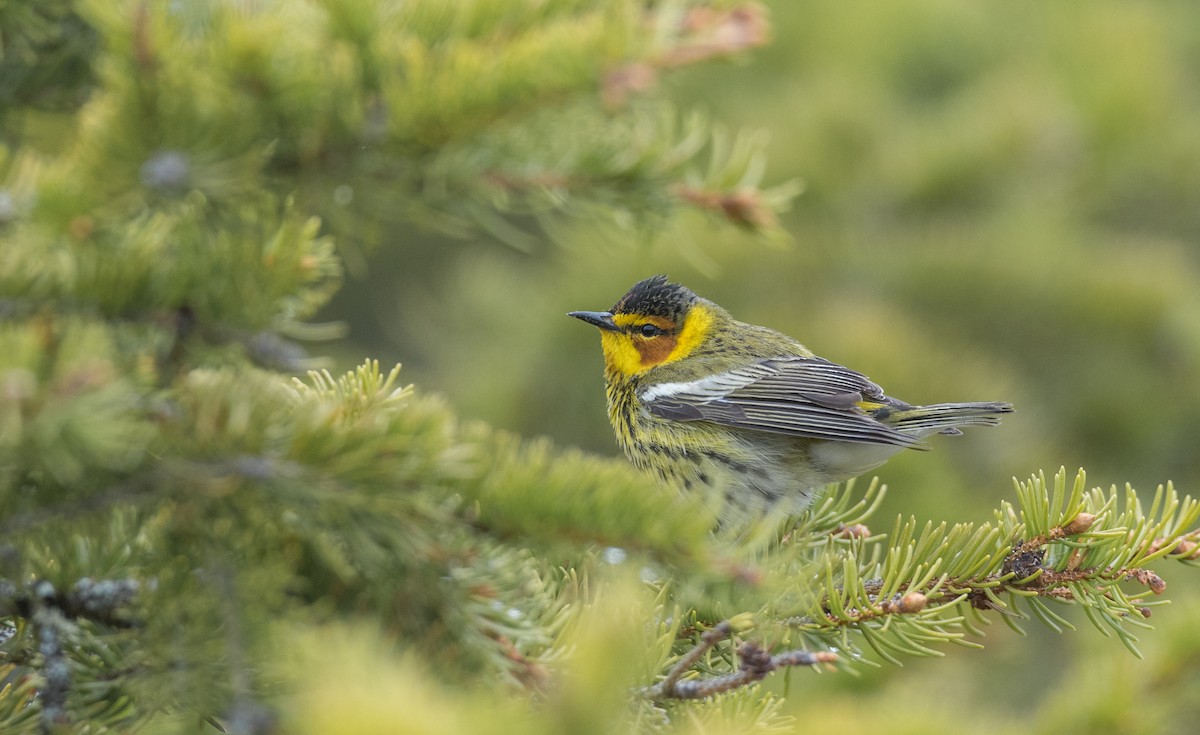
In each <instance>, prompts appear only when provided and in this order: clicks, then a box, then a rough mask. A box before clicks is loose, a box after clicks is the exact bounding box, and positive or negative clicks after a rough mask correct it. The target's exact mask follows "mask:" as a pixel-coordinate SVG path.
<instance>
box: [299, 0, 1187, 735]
mask: <svg viewBox="0 0 1200 735" xmlns="http://www.w3.org/2000/svg"><path fill="white" fill-rule="evenodd" d="M771 17H772V28H773V35H774V41H773V43H771V44H770V45H769V46H767V47H766V48H765V49H760V50H758V51H756V52H754V53H753V54H751V55H750V56H749V58H748V59H746V60H745V62H744V63H739V64H728V65H725V66H721V65H714V64H705V65H701V66H699V67H696V68H694V69H688V70H684V71H682V72H679V73H677V74H675V75H672V76H669V77H668V78H667V79H666V80H665V81H664V82H663V83H664V84H666V85H668V89H667V92H668V96H669V97H671V98H673V99H674V100H675V101H676V102H677V103H678V104H679V105H680V106H681V107H684V108H687V107H694V108H697V109H699V110H701V111H704V112H706V113H708V114H711V116H712V117H714V118H716V119H720V120H723V121H728V123H729V124H730V125H731V126H735V127H736V126H741V125H745V126H750V127H755V128H761V129H762V130H763V131H764V133H766V134H769V135H770V138H771V145H770V157H769V161H768V176H767V183H768V184H769V183H772V182H774V183H784V182H789V181H795V182H797V183H798V184H799V185H800V187H801V188H802V192H801V193H800V195H799V196H798V197H797V198H796V199H795V201H794V203H793V206H792V208H791V210H790V211H789V212H787V213H786V214H785V215H783V225H784V227H785V229H786V230H787V232H788V233H789V234H790V241H789V242H785V243H767V242H763V241H762V240H761V239H754V238H751V237H748V236H747V237H739V236H738V235H737V233H735V232H731V230H730V228H728V227H716V226H714V225H713V223H712V221H709V220H706V219H704V217H703V216H701V215H688V216H686V217H684V218H683V219H681V220H679V221H674V222H671V223H669V224H666V223H664V224H663V225H662V226H660V227H658V228H657V229H654V228H651V229H649V230H648V231H645V232H642V231H634V230H631V229H630V228H628V227H622V226H620V223H606V222H582V221H578V222H576V223H574V224H571V225H567V226H563V225H561V224H560V225H558V226H555V227H553V228H552V230H551V232H550V233H549V237H550V238H553V239H556V240H558V241H560V243H559V244H560V245H561V247H560V246H556V245H553V244H551V243H549V242H546V241H545V239H541V240H539V239H538V238H532V239H529V240H528V241H527V242H526V244H525V245H524V246H522V247H514V246H511V245H503V244H497V243H496V242H494V241H485V240H482V239H480V240H461V239H450V238H445V237H441V236H438V235H434V234H420V233H418V234H417V235H416V236H414V234H413V233H411V232H404V233H395V240H396V242H395V243H394V246H392V245H391V244H389V243H387V242H386V240H387V238H386V237H385V243H384V247H382V248H380V249H379V250H378V251H376V252H374V253H373V254H371V255H369V256H368V257H367V259H366V260H363V261H361V262H351V264H350V265H351V270H352V272H353V275H352V276H351V280H350V283H348V285H347V287H346V288H345V289H343V291H342V292H341V293H340V294H339V296H338V297H337V298H336V300H335V301H334V302H333V303H332V304H331V305H330V307H329V308H327V309H326V310H325V312H324V313H323V314H322V315H321V316H322V317H324V318H325V319H328V320H340V321H344V322H346V323H347V324H348V325H349V326H350V330H351V331H350V334H349V337H348V338H347V340H346V341H344V342H342V343H341V344H339V345H337V346H336V350H335V352H336V354H338V355H340V356H341V358H339V359H341V360H344V365H338V367H343V366H350V365H352V364H355V363H358V362H360V361H361V359H362V357H363V356H364V355H371V356H376V357H379V358H380V359H381V360H383V361H398V362H402V363H404V365H405V372H404V373H403V375H404V376H405V378H406V379H407V380H408V381H412V382H415V383H416V384H417V385H418V386H419V387H420V388H421V389H422V390H424V391H433V392H439V393H443V394H445V395H446V396H447V397H448V398H449V400H450V401H451V402H452V404H453V405H454V406H455V407H456V409H457V410H458V412H459V413H460V414H461V415H463V416H464V417H468V418H478V419H483V420H486V421H487V422H489V423H491V424H494V425H496V426H499V427H503V428H507V429H511V430H512V431H514V432H517V433H519V434H521V435H525V436H535V435H546V436H549V437H552V438H553V439H554V440H555V441H556V442H558V443H560V444H563V445H577V446H581V447H584V448H586V449H589V450H591V451H594V452H597V453H601V454H616V448H615V445H614V443H613V440H612V437H611V431H610V428H609V426H608V423H607V420H606V417H605V413H604V397H603V390H602V376H601V358H600V347H599V340H598V339H597V335H596V334H595V330H593V329H590V328H588V327H586V326H585V325H582V324H580V323H579V322H577V321H575V320H573V319H569V318H567V317H566V316H565V315H564V314H565V312H567V311H569V310H573V309H606V308H608V307H609V306H611V305H612V303H613V302H614V301H616V299H617V298H618V297H619V296H620V295H621V294H622V293H624V291H625V290H626V289H627V288H628V287H629V286H630V285H631V284H632V283H634V282H635V281H636V280H638V279H640V278H643V277H645V276H648V275H652V274H655V273H667V274H669V275H670V276H671V278H672V279H673V280H677V281H680V282H682V283H684V284H686V285H688V286H690V287H691V288H693V289H694V290H695V291H697V292H698V293H699V294H701V295H702V296H706V297H708V298H710V299H713V300H715V301H717V302H719V303H720V304H722V305H723V306H725V307H726V308H728V309H729V310H730V311H731V312H732V313H733V314H734V315H735V316H736V317H738V318H740V319H742V320H744V321H749V322H753V323H758V324H764V325H767V326H771V327H773V328H775V329H778V330H780V331H783V332H785V333H787V334H790V335H792V336H794V337H796V338H798V339H800V340H801V341H802V342H804V343H805V344H807V345H808V346H809V347H810V348H812V349H813V350H815V351H816V352H817V353H819V354H821V355H823V356H825V357H828V358H830V359H833V360H835V361H838V362H841V363H843V364H846V365H848V366H851V367H853V368H855V369H857V370H860V371H861V372H864V373H866V374H867V375H869V376H871V377H872V378H873V379H875V380H876V381H877V382H879V383H881V384H882V385H883V386H884V387H885V388H886V389H887V390H888V392H889V393H891V394H892V395H895V396H898V397H901V398H904V399H906V400H909V401H912V402H936V401H957V400H1006V401H1011V402H1013V403H1014V404H1015V405H1016V407H1017V413H1016V414H1014V415H1012V416H1011V417H1008V418H1006V419H1005V422H1004V424H1003V425H1002V426H1001V427H999V428H996V429H987V430H975V431H970V432H968V434H967V435H966V436H963V437H960V438H955V439H950V438H945V439H940V440H938V441H937V442H936V447H935V450H934V451H933V452H928V453H917V452H909V453H906V454H904V455H902V456H899V457H897V458H895V459H893V460H892V461H891V462H889V463H888V464H887V465H885V466H884V467H883V468H881V469H880V470H879V472H878V474H879V476H880V477H881V478H882V480H883V481H884V482H886V483H887V485H888V486H889V488H890V492H889V496H888V499H887V502H886V505H885V507H884V508H883V510H882V511H881V512H880V514H879V515H878V516H877V517H876V521H875V524H874V527H875V528H876V530H884V529H885V528H886V527H890V525H891V522H892V519H893V518H894V517H895V515H896V514H904V515H909V514H911V515H915V516H917V517H918V518H922V519H930V520H933V521H943V520H944V521H950V522H956V521H967V522H982V521H986V520H989V519H990V517H991V509H993V508H995V507H997V506H998V504H999V503H1000V501H1001V500H1006V499H1007V500H1012V499H1013V497H1014V496H1013V493H1012V480H1011V478H1012V477H1014V476H1015V477H1019V478H1025V477H1027V476H1028V475H1029V474H1030V473H1034V472H1037V471H1038V470H1045V471H1046V472H1047V473H1053V471H1054V470H1056V469H1057V468H1058V467H1059V466H1060V465H1065V466H1066V467H1067V468H1068V469H1069V470H1072V471H1073V470H1074V469H1075V468H1077V467H1084V468H1086V469H1087V471H1088V473H1089V484H1092V485H1103V486H1108V485H1110V484H1113V483H1116V484H1119V485H1122V484H1124V483H1125V482H1129V483H1132V484H1133V485H1134V486H1135V487H1136V488H1138V489H1139V491H1142V492H1143V493H1146V494H1147V495H1146V497H1150V494H1152V493H1153V490H1154V488H1155V486H1156V485H1158V484H1160V483H1165V482H1167V481H1168V480H1171V481H1174V482H1175V483H1176V485H1177V487H1179V488H1180V489H1181V490H1182V491H1184V492H1190V493H1192V494H1197V493H1200V482H1198V481H1200V459H1198V458H1197V452H1196V448H1195V445H1196V437H1197V436H1200V6H1198V5H1195V4H1190V3H1170V2H1147V3H1122V2H1093V3H1087V4H1083V3H1072V4H1066V3H1064V4H1049V3H1031V2H1022V3H960V2H951V1H950V0H862V1H861V2H857V3H853V4H848V3H843V2H838V1H836V0H810V1H809V2H801V3H775V4H774V5H772V6H771ZM526 224H528V225H529V227H530V229H531V231H534V232H540V230H539V229H538V225H537V224H536V223H534V222H532V221H530V222H528V223H526ZM316 351H319V352H324V351H325V350H324V349H323V348H318V349H317V350H316ZM1177 567H1178V565H1172V564H1168V563H1164V564H1162V565H1161V568H1162V572H1163V575H1164V577H1166V579H1167V581H1168V583H1169V589H1168V595H1169V596H1170V597H1171V599H1172V600H1173V601H1174V604H1173V605H1172V606H1171V607H1169V608H1159V609H1157V610H1156V613H1155V617H1154V620H1153V622H1154V623H1155V624H1156V626H1158V627H1159V628H1160V629H1159V630H1157V631H1155V632H1153V633H1150V634H1147V635H1145V636H1143V651H1144V652H1145V654H1146V658H1145V660H1143V661H1139V660H1137V659H1135V658H1134V657H1133V656H1131V655H1130V654H1129V653H1128V652H1127V651H1126V650H1125V649H1124V648H1123V647H1122V646H1121V645H1120V643H1119V642H1117V641H1116V640H1103V639H1102V638H1101V635H1100V634H1099V633H1098V632H1097V631H1096V630H1095V629H1094V628H1092V627H1091V625H1090V624H1089V623H1088V622H1087V620H1086V618H1085V617H1084V616H1083V615H1081V614H1078V613H1079V611H1073V612H1072V615H1071V620H1072V621H1073V622H1075V623H1076V624H1077V625H1078V626H1079V628H1080V630H1079V632H1077V633H1072V634H1067V635H1057V634H1055V633H1052V632H1049V631H1047V630H1046V629H1044V628H1043V627H1042V626H1041V625H1040V624H1036V623H1031V624H1029V625H1027V626H1026V628H1027V630H1028V633H1029V637H1028V638H1025V639H1021V638H1018V637H1016V636H1015V635H1013V634H1012V633H1010V632H1009V631H1008V630H1007V629H1004V626H1002V625H995V626H993V629H992V631H991V632H989V635H988V637H987V638H986V639H984V640H983V641H982V642H983V643H984V644H985V645H986V646H987V648H986V650H984V651H969V650H957V649H955V650H951V651H948V653H949V655H950V656H949V660H948V661H914V662H910V663H907V664H906V666H905V668H904V669H903V670H901V669H898V668H896V667H892V666H887V667H885V668H881V669H879V670H877V671H872V670H867V671H864V673H863V675H862V676H861V677H858V678H853V677H848V676H844V675H833V676H823V677H811V676H809V675H808V674H807V673H804V674H803V675H802V676H797V677H793V678H792V682H793V684H794V685H793V686H792V688H791V691H790V692H789V699H788V706H789V708H790V709H791V710H793V711H794V712H795V713H796V714H797V715H798V716H799V717H800V718H801V722H803V723H808V724H812V725H821V726H822V727H824V726H842V727H855V728H857V727H859V726H862V727H866V726H871V727H888V728H889V729H888V731H889V732H892V733H895V732H910V731H911V732H931V731H932V732H937V731H940V730H943V729H946V730H948V729H950V728H951V727H954V728H957V730H958V731H982V730H988V731H990V732H997V731H1000V732H1004V731H1017V730H1020V731H1023V732H1029V731H1034V730H1036V731H1050V730H1054V731H1056V732H1074V731H1078V732H1161V731H1163V728H1165V727H1167V726H1168V725H1171V724H1172V723H1178V722H1187V721H1189V720H1188V718H1189V717H1191V716H1194V715H1197V714H1200V677H1197V676H1196V675H1195V673H1194V672H1195V670H1196V669H1195V664H1197V663H1200V660H1198V659H1200V641H1197V638H1198V634H1197V632H1195V631H1192V630H1189V626H1190V625H1191V621H1193V620H1195V619H1196V617H1197V615H1200V601H1198V598H1200V594H1198V593H1200V578H1198V577H1197V574H1196V572H1195V570H1188V569H1185V568H1181V567H1179V568H1177ZM1189 667H1190V668H1189ZM776 686H779V687H780V688H784V687H786V686H787V684H786V679H783V678H780V681H779V682H776ZM843 698H844V699H843ZM1142 698H1146V699H1147V701H1150V699H1151V698H1153V700H1154V701H1155V702H1156V703H1157V704H1155V705H1154V706H1152V707H1140V706H1138V702H1139V701H1141V699H1142ZM1085 699H1086V700H1087V701H1088V705H1087V706H1086V707H1083V706H1082V705H1080V704H1079V703H1080V702H1082V701H1084V700H1085ZM835 701H836V702H841V703H842V704H843V705H845V706H829V704H830V703H831V702H835ZM872 702H879V703H881V704H880V706H879V707H874V706H872ZM948 702H950V703H948ZM882 703H886V706H884V705H883V704H882ZM1134 713H1136V716H1135V715H1134Z"/></svg>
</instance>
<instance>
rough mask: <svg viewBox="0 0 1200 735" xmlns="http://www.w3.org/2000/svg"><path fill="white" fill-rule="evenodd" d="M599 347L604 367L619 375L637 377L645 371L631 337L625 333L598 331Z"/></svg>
mask: <svg viewBox="0 0 1200 735" xmlns="http://www.w3.org/2000/svg"><path fill="white" fill-rule="evenodd" d="M600 347H601V348H603V350H604V367H605V368H606V369H607V370H609V371H611V372H615V373H618V374H620V375H637V374H638V373H640V372H642V371H643V370H645V368H643V367H642V355H641V353H640V352H638V349H637V347H634V345H633V337H631V336H629V335H628V334H626V333H625V332H610V331H607V330H601V331H600Z"/></svg>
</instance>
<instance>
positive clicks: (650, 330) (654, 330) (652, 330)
mask: <svg viewBox="0 0 1200 735" xmlns="http://www.w3.org/2000/svg"><path fill="white" fill-rule="evenodd" d="M638 331H639V332H641V333H642V336H643V337H657V336H658V335H660V334H662V330H661V329H659V328H658V327H656V326H654V325H653V324H643V325H642V326H641V327H639V328H638Z"/></svg>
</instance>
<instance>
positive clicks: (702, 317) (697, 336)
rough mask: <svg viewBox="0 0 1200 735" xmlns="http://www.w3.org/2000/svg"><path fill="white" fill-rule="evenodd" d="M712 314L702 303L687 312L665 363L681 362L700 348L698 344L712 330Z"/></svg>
mask: <svg viewBox="0 0 1200 735" xmlns="http://www.w3.org/2000/svg"><path fill="white" fill-rule="evenodd" d="M712 324H713V314H712V312H711V311H709V309H708V307H707V306H705V305H704V304H703V303H700V304H696V305H695V306H693V307H692V308H691V310H690V311H688V315H687V318H686V319H684V320H683V329H681V330H679V337H678V338H677V339H676V340H675V349H673V350H671V354H669V355H667V359H665V360H663V362H664V363H666V362H674V361H676V360H682V359H683V358H685V357H687V356H688V355H690V354H692V352H693V351H694V350H695V349H696V348H697V347H699V346H700V343H701V342H703V341H704V340H705V338H706V337H708V333H709V332H710V331H711V330H712Z"/></svg>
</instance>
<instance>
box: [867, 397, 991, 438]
mask: <svg viewBox="0 0 1200 735" xmlns="http://www.w3.org/2000/svg"><path fill="white" fill-rule="evenodd" d="M1012 410H1013V407H1012V404H1011V403H999V402H994V401H986V402H979V403H935V404H933V405H932V406H911V407H909V408H904V409H900V410H898V411H896V412H895V413H894V414H892V416H890V417H889V420H888V423H889V424H890V425H891V426H892V427H893V428H896V429H899V430H900V431H903V432H905V433H906V434H915V435H917V436H928V435H929V434H933V433H941V434H961V433H962V432H961V431H959V430H958V427H959V426H995V425H996V424H998V423H1000V416H1001V415H1002V414H1006V413H1012Z"/></svg>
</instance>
